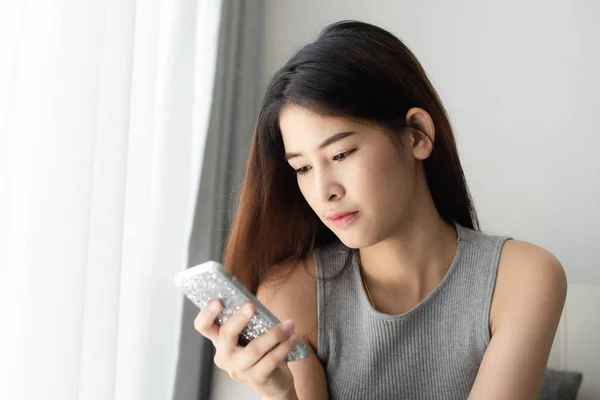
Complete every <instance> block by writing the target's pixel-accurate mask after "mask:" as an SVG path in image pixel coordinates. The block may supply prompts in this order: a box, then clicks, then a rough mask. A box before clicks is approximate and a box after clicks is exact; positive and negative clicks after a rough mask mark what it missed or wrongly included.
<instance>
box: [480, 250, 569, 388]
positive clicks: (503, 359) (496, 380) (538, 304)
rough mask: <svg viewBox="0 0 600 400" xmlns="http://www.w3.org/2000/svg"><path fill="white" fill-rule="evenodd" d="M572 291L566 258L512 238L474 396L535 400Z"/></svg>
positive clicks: (504, 256) (503, 261) (504, 257)
mask: <svg viewBox="0 0 600 400" xmlns="http://www.w3.org/2000/svg"><path fill="white" fill-rule="evenodd" d="M566 293H567V280H566V275H565V272H564V269H563V268H562V266H561V264H560V262H559V261H558V260H557V259H556V258H555V257H554V256H553V255H552V254H550V253H549V252H547V251H546V250H544V249H542V248H540V247H537V246H534V245H532V244H529V243H526V242H520V241H512V240H511V241H507V242H506V243H505V245H504V248H503V250H502V255H501V257H500V263H499V266H498V277H497V280H496V289H495V292H494V298H493V301H492V307H491V311H490V328H491V332H492V333H491V335H492V338H491V340H490V344H489V346H488V348H487V350H486V352H485V354H484V357H483V361H482V363H481V366H480V368H479V372H478V374H477V378H476V380H475V384H474V385H473V389H472V391H471V394H470V396H469V399H473V400H478V399H486V400H494V399H515V400H519V399H535V398H536V397H537V393H538V391H539V388H540V386H541V383H542V379H543V377H544V373H545V370H546V364H547V362H548V357H549V355H550V350H551V347H552V342H553V340H554V336H555V334H556V329H557V327H558V323H559V321H560V317H561V313H562V310H563V306H564V303H565V298H566Z"/></svg>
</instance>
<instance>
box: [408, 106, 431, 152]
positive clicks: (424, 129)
mask: <svg viewBox="0 0 600 400" xmlns="http://www.w3.org/2000/svg"><path fill="white" fill-rule="evenodd" d="M406 122H407V123H410V124H415V125H418V126H419V127H420V129H421V131H419V130H417V129H410V133H409V135H408V141H409V144H410V148H411V150H412V153H413V156H414V157H415V158H416V159H418V160H425V159H427V158H428V157H429V156H430V155H431V152H432V151H433V143H434V142H435V126H434V125H433V119H431V115H429V113H428V112H427V111H425V110H423V109H422V108H418V107H413V108H411V109H410V110H408V112H407V113H406Z"/></svg>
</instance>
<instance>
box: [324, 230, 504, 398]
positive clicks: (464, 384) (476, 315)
mask: <svg viewBox="0 0 600 400" xmlns="http://www.w3.org/2000/svg"><path fill="white" fill-rule="evenodd" d="M455 227H456V230H457V232H458V249H457V252H456V255H455V256H454V259H453V261H452V264H451V265H450V267H449V269H448V271H447V272H446V275H445V276H444V278H443V279H442V281H441V282H440V283H439V285H438V286H437V287H436V288H435V289H434V290H433V292H431V293H430V294H429V295H428V296H427V297H426V298H425V299H424V300H423V301H421V302H420V303H419V304H417V305H416V306H415V307H413V308H412V309H411V310H409V311H407V312H405V313H403V314H400V315H390V314H386V313H382V312H379V311H377V310H375V309H374V308H373V307H372V306H371V303H370V302H369V299H368V297H367V294H366V292H365V290H364V287H363V284H362V280H361V276H360V271H359V267H358V260H357V257H354V256H353V257H351V258H350V263H349V266H348V269H347V270H346V272H344V273H343V274H342V275H340V276H339V277H337V278H334V279H323V278H324V277H325V278H328V277H331V276H332V275H335V274H336V273H337V272H338V271H340V270H342V268H343V267H344V263H345V261H346V259H347V255H348V253H349V249H348V248H347V247H345V246H344V245H343V244H342V243H341V242H337V243H334V244H332V245H328V246H326V247H322V248H318V249H315V251H314V252H313V254H314V258H315V262H316V268H317V276H318V277H319V280H318V284H317V298H318V318H319V324H318V346H317V356H318V357H319V359H320V360H321V363H322V364H323V367H324V369H325V373H326V375H327V382H328V386H329V396H330V399H332V400H351V399H357V400H359V399H360V400H382V399H436V400H439V399H453V400H455V399H466V398H467V397H468V395H469V392H470V391H471V388H472V386H473V383H474V381H475V377H476V375H477V371H478V369H479V365H480V364H481V360H482V358H483V353H484V352H485V350H486V348H487V346H488V343H489V340H490V333H489V312H490V306H491V300H492V294H493V290H494V285H495V283H496V271H497V268H498V260H499V256H500V250H501V248H502V245H503V243H504V242H505V240H507V239H509V238H508V237H500V236H493V235H489V234H485V233H481V232H477V231H474V230H471V229H468V228H465V227H463V226H461V225H459V224H455Z"/></svg>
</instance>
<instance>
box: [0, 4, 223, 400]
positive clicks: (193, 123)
mask: <svg viewBox="0 0 600 400" xmlns="http://www.w3.org/2000/svg"><path fill="white" fill-rule="evenodd" d="M220 14H221V2H220V1H219V0H145V1H135V0H98V1H92V2H77V1H73V0H56V1H52V2H47V1H41V0H30V1H27V2H0V31H1V32H2V33H3V35H0V50H1V51H0V65H1V66H2V67H0V85H1V87H0V184H1V186H0V188H1V190H2V192H1V195H0V221H1V222H0V238H1V239H2V240H0V246H2V247H1V249H0V250H2V251H1V252H0V266H1V269H2V279H0V300H2V301H1V302H0V303H1V304H2V306H1V307H3V309H2V311H3V312H2V315H3V329H2V331H3V332H2V333H0V335H2V340H0V346H1V347H0V350H1V351H0V353H1V354H2V357H0V372H1V373H0V380H1V382H0V398H2V399H19V400H20V399H24V400H25V399H27V400H29V399H37V398H44V399H53V400H54V399H57V400H58V399H60V400H76V399H77V400H95V399H98V400H107V399H116V400H138V399H139V400H142V399H143V400H165V399H168V398H171V397H172V396H173V389H174V381H175V371H176V363H177V349H178V343H179V328H180V326H181V313H182V311H181V301H182V299H181V297H182V295H181V293H179V291H178V290H177V289H176V287H175V286H174V285H173V276H174V275H175V273H177V272H178V271H180V270H182V269H185V268H186V267H187V265H188V264H187V259H188V246H189V239H190V232H191V230H192V225H193V224H192V221H193V215H194V209H195V206H196V197H197V191H198V181H199V176H200V168H201V166H202V154H203V152H204V147H205V140H206V132H207V129H208V123H209V111H210V104H211V102H212V94H213V93H212V91H213V88H214V76H215V68H216V54H217V39H218V28H219V22H220ZM4 33H5V34H4ZM5 273H7V274H5ZM4 307H7V308H8V310H7V312H4ZM4 335H6V337H8V339H7V340H5V336H4Z"/></svg>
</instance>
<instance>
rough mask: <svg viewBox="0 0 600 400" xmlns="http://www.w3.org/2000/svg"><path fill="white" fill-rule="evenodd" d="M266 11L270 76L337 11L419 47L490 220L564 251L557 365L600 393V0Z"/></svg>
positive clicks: (273, 0)
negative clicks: (579, 374) (581, 376)
mask: <svg viewBox="0 0 600 400" xmlns="http://www.w3.org/2000/svg"><path fill="white" fill-rule="evenodd" d="M265 13H266V16H265V26H264V32H263V50H262V51H263V57H262V63H263V75H262V77H261V81H262V84H263V88H264V87H266V84H267V82H268V81H269V79H270V78H271V76H272V74H273V73H274V72H275V71H276V70H277V69H278V68H279V67H280V66H282V65H283V64H284V63H285V61H286V60H287V59H288V58H289V57H290V56H291V55H292V54H293V52H294V51H295V50H297V49H299V48H300V47H301V46H303V45H304V44H306V43H308V42H309V41H311V40H313V39H315V37H316V36H317V34H318V32H319V31H320V30H321V29H322V28H323V27H324V26H325V25H327V24H329V23H331V22H334V21H336V20H341V19H358V20H363V21H366V22H370V23H374V24H376V25H380V26H382V27H383V28H385V29H388V30H390V31H391V32H392V33H394V34H396V35H397V36H398V37H400V39H402V40H403V41H404V42H405V43H406V44H407V45H408V47H409V48H410V49H411V50H412V51H413V52H414V53H415V55H416V56H417V58H418V59H419V60H420V61H421V63H422V65H423V67H424V68H425V71H426V72H427V73H428V76H429V78H430V79H431V81H432V83H433V85H434V87H435V88H436V89H437V91H438V93H439V94H440V96H441V98H442V101H443V102H444V105H445V106H446V108H447V109H448V112H449V114H450V118H451V121H452V124H453V126H454V129H455V134H456V137H457V142H458V148H459V152H460V156H461V160H462V163H463V167H464V169H465V174H466V176H467V180H468V183H469V186H470V189H471V193H472V195H473V197H474V200H475V205H476V207H477V211H478V212H479V217H480V221H481V223H482V228H483V229H484V230H485V231H488V232H497V233H504V234H509V235H512V236H513V237H515V238H518V239H522V240H527V241H530V242H533V243H535V244H538V245H540V246H542V247H544V248H546V249H548V250H550V251H552V252H553V253H554V254H555V255H556V256H557V257H558V258H559V259H560V260H561V261H562V263H563V265H564V267H565V269H566V271H567V275H568V279H569V283H570V284H571V285H570V286H569V295H568V299H567V304H566V306H565V312H564V313H563V318H562V320H561V326H560V328H559V332H558V334H557V337H556V340H555V345H554V347H553V350H552V356H551V358H550V361H549V365H550V366H551V367H556V368H562V369H575V370H580V371H583V372H584V373H585V378H584V382H583V385H582V388H581V391H580V398H581V399H593V398H600V397H598V396H600V383H599V382H600V361H598V360H600V347H599V345H598V341H597V337H598V334H597V332H598V330H599V329H600V319H599V318H598V315H599V314H598V311H597V310H598V306H599V305H600V292H599V291H598V289H599V287H600V286H598V285H600V128H599V127H598V122H596V117H597V115H598V114H599V113H600V72H598V71H600V2H597V1H594V0H589V1H579V0H578V1H573V0H570V1H569V0H562V1H557V0H550V1H542V0H531V1H527V2H523V1H517V0H506V1H503V2H491V1H488V2H482V1H476V0H473V1H465V0H460V1H459V0H453V1H451V2H446V1H441V0H440V1H421V2H414V1H392V0H371V1H364V0H328V1H319V0H303V1H298V0H267V1H266V8H265ZM573 284H575V285H573ZM578 284H579V285H578ZM593 285H595V286H593ZM214 383H215V386H214V394H213V397H212V398H213V399H215V400H221V399H230V398H231V399H232V398H244V399H259V398H260V397H258V396H256V395H255V394H253V393H252V391H251V390H250V389H249V387H247V386H246V385H244V384H240V383H236V382H233V381H230V380H229V378H228V376H227V375H226V374H225V373H223V372H221V371H219V370H218V369H215V377H214Z"/></svg>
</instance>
